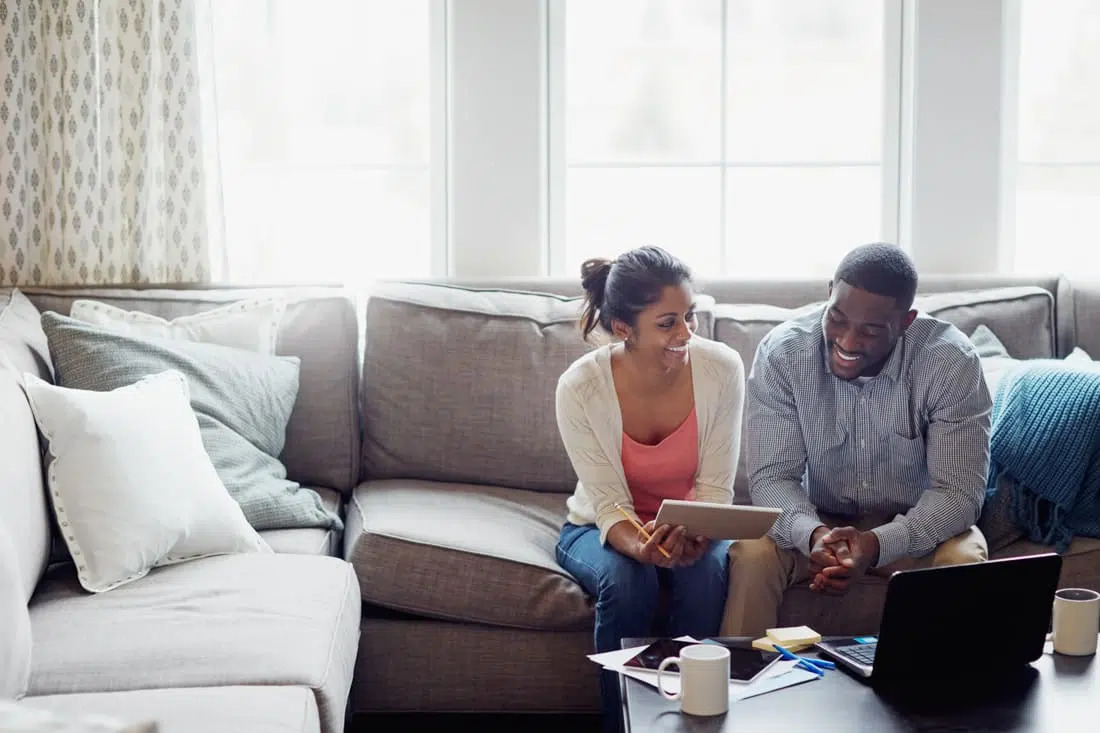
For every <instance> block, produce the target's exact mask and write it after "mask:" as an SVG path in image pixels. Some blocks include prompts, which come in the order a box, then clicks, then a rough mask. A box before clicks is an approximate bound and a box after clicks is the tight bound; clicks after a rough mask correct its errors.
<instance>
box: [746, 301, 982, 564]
mask: <svg viewBox="0 0 1100 733" xmlns="http://www.w3.org/2000/svg"><path fill="white" fill-rule="evenodd" d="M823 315H824V308H821V309H816V310H814V311H813V312H811V313H808V314H806V315H804V316H800V317H798V318H796V319H794V320H792V321H788V322H787V323H784V324H782V325H780V326H778V327H777V328H775V329H774V330H773V331H772V332H771V333H769V334H768V336H767V337H766V338H765V339H764V340H763V342H761V344H760V347H759V348H758V349H757V352H756V359H755V362H754V364H753V367H752V371H751V373H750V374H749V378H748V385H747V386H748V389H747V396H746V400H747V405H748V408H747V414H746V421H745V431H746V433H747V437H748V440H747V449H746V450H747V454H746V460H747V466H748V472H749V489H750V492H751V494H752V499H753V503H754V504H758V505H762V506H774V507H779V508H782V509H783V510H784V512H783V514H782V516H781V517H780V519H779V521H778V522H776V524H775V526H774V527H773V528H772V531H771V536H772V538H773V539H774V540H775V541H776V543H777V544H778V545H779V546H780V547H783V548H797V549H798V550H800V551H801V552H803V553H804V554H808V553H809V551H810V547H809V543H810V536H811V535H812V534H813V531H814V529H816V528H817V527H819V526H821V524H822V522H821V521H820V519H819V517H818V511H821V512H825V513H828V514H836V515H841V516H850V517H857V516H867V515H886V516H891V515H893V516H894V518H893V520H892V521H890V522H888V523H887V524H884V525H882V526H880V527H878V528H876V529H874V530H872V531H874V532H875V534H876V535H878V540H879V558H878V565H879V566H882V565H887V564H889V563H892V562H894V561H895V560H898V559H899V558H901V557H904V556H911V557H921V556H924V555H927V554H928V553H930V552H932V551H933V550H934V549H936V546H937V545H938V544H940V543H941V542H943V541H944V540H946V539H948V538H950V537H953V536H954V535H956V534H959V533H960V532H962V531H963V530H965V529H966V528H967V527H969V526H971V525H972V524H974V522H976V521H977V519H978V514H979V512H980V510H981V506H982V501H983V499H984V497H985V483H986V474H987V472H988V470H989V428H990V422H989V415H990V408H991V402H990V397H989V391H988V389H987V388H986V385H985V380H984V378H983V377H982V371H981V366H980V363H979V361H978V356H977V353H976V351H975V349H974V347H973V345H972V344H971V343H970V341H969V340H968V339H967V338H966V336H965V335H963V333H962V332H961V331H959V330H958V329H957V328H955V327H954V326H952V325H950V324H948V323H945V322H944V321H940V320H938V319H936V318H932V317H929V316H926V315H924V314H919V315H918V316H917V318H916V319H915V320H914V321H913V323H912V325H910V326H909V328H908V329H907V330H906V332H905V333H904V335H903V336H902V337H901V338H899V339H898V342H897V345H896V346H895V347H894V350H893V352H891V354H890V357H889V358H888V359H887V361H886V363H885V364H884V365H883V368H882V370H881V371H880V373H879V374H878V376H876V377H874V378H871V379H866V380H856V381H851V382H848V381H844V380H842V379H838V378H837V377H835V376H833V374H832V372H831V371H830V370H829V367H828V361H827V356H828V354H827V349H826V345H825V335H824V330H823V327H822V316H823Z"/></svg>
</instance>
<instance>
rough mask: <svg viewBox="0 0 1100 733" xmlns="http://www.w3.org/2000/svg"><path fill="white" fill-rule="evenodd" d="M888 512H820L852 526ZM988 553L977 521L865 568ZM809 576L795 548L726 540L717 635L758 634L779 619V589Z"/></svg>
mask: <svg viewBox="0 0 1100 733" xmlns="http://www.w3.org/2000/svg"><path fill="white" fill-rule="evenodd" d="M888 521H890V520H889V519H888V518H882V517H868V518H865V519H861V520H859V521H853V520H851V519H840V518H837V517H829V516H826V515H822V516H821V523H822V524H824V525H826V526H828V527H837V526H844V525H851V526H854V527H855V528H856V529H858V530H860V531H867V530H869V529H872V528H873V527H877V526H879V525H881V524H885V523H886V522H888ZM988 559H989V548H988V547H987V545H986V542H985V536H983V535H982V533H981V530H979V529H978V528H977V527H971V528H970V529H968V530H966V531H965V532H963V533H961V534H959V535H956V536H955V537H952V538H951V539H949V540H947V541H946V542H944V543H942V544H941V545H940V546H939V547H937V548H936V549H935V550H934V551H933V552H932V553H930V554H928V555H926V556H925V557H921V558H911V557H903V558H901V559H900V560H898V561H897V562H894V563H891V564H890V565H888V566H885V567H881V568H872V569H870V570H868V574H871V575H878V576H881V577H889V576H890V575H891V574H893V573H895V572H897V571H899V570H909V569H912V568H920V567H929V566H932V565H962V564H965V563H971V562H984V561H985V560H988ZM809 578H810V563H809V560H808V558H807V557H806V556H805V555H804V554H802V553H801V552H799V551H797V550H781V549H779V547H778V546H777V545H776V544H775V542H774V541H773V540H772V539H771V538H770V537H764V538H762V539H759V540H741V541H738V542H734V543H733V544H732V545H731V546H730V571H729V584H730V587H729V593H728V595H727V596H726V610H725V613H724V615H723V616H722V629H721V634H722V636H751V637H753V638H758V637H761V636H763V635H764V634H765V632H766V630H767V629H772V628H775V627H776V626H778V624H779V606H780V604H781V603H782V602H783V593H784V591H786V590H787V588H790V587H791V586H792V585H794V584H796V583H801V582H804V581H806V580H809Z"/></svg>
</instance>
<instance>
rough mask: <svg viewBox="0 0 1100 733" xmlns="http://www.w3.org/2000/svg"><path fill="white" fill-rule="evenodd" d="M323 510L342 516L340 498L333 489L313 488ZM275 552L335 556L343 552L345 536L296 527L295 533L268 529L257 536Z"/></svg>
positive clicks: (336, 531)
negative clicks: (319, 498)
mask: <svg viewBox="0 0 1100 733" xmlns="http://www.w3.org/2000/svg"><path fill="white" fill-rule="evenodd" d="M312 490H313V491H315V492H317V495H318V496H320V497H321V503H322V504H323V505H324V507H325V509H327V510H328V511H330V512H332V513H333V514H335V515H337V516H342V511H343V509H342V503H343V495H342V494H341V493H340V492H338V491H335V490H334V489H321V488H314V489H312ZM260 537H263V539H264V541H265V542H267V544H268V547H270V548H271V549H272V550H274V551H275V552H285V553H288V554H292V555H334V556H339V555H341V554H342V553H343V551H344V544H343V538H344V533H343V532H341V531H340V529H339V528H338V527H299V528H297V529H267V530H264V531H263V532H260Z"/></svg>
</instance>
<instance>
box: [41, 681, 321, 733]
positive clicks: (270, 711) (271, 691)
mask: <svg viewBox="0 0 1100 733" xmlns="http://www.w3.org/2000/svg"><path fill="white" fill-rule="evenodd" d="M20 706H21V707H24V708H29V709H34V710H45V711H49V712H50V713H53V714H56V715H58V716H62V717H64V718H66V719H70V720H71V719H73V718H76V717H79V716H87V715H104V716H110V717H112V718H114V719H116V720H120V721H124V722H133V721H142V720H152V721H155V723H156V733H242V731H263V732H264V733H268V732H269V731H270V733H315V732H316V731H319V730H320V721H319V720H318V717H317V703H316V701H315V700H314V698H313V691H312V690H310V689H309V688H308V687H291V686H282V685H280V686H277V687H276V686H272V687H266V686H265V687H259V686H255V687H252V686H239V687H188V688H169V689H161V690H131V691H128V692H93V693H78V694H75V695H43V696H42V697H28V698H27V699H25V700H23V701H22V702H21V703H20ZM326 730H328V731H334V732H338V731H339V730H340V729H339V728H337V729H331V728H330V729H326Z"/></svg>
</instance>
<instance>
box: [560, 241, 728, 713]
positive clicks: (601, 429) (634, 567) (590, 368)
mask: <svg viewBox="0 0 1100 733" xmlns="http://www.w3.org/2000/svg"><path fill="white" fill-rule="evenodd" d="M581 277H582V284H583V286H584V290H585V293H586V297H585V308H584V312H583V314H582V317H581V330H582V333H583V335H584V337H585V338H586V339H587V338H588V337H589V336H590V335H591V334H592V332H593V331H594V330H596V328H597V327H600V328H602V329H603V330H604V331H605V332H607V333H609V334H611V335H612V336H614V337H615V339H614V341H613V342H612V343H610V344H607V345H604V346H601V347H599V348H597V349H595V350H593V351H591V352H589V353H588V354H585V355H584V356H582V357H581V358H580V359H578V360H577V361H576V362H574V363H573V364H572V365H571V366H570V367H569V369H568V370H566V372H565V373H564V374H563V375H562V376H561V378H560V379H559V380H558V388H557V421H558V430H559V431H560V433H561V437H562V441H563V442H564V443H565V449H566V451H567V453H568V454H569V459H570V461H571V462H572V464H573V469H574V470H575V471H576V473H577V477H578V479H579V480H578V482H577V488H576V491H575V492H574V493H573V495H572V496H571V497H570V498H569V502H568V507H569V514H568V518H567V521H566V523H565V525H564V526H563V528H562V530H561V536H560V537H559V539H558V546H557V560H558V563H559V564H560V565H561V566H562V568H564V569H565V570H566V571H568V572H569V573H570V574H571V575H572V576H573V577H574V578H576V579H577V580H578V582H580V584H581V586H582V587H584V589H585V590H586V591H587V592H588V593H589V594H590V595H592V596H595V598H596V651H597V652H605V651H611V650H615V649H619V648H620V642H621V639H622V638H624V637H629V636H634V637H638V636H649V635H650V634H651V632H652V629H653V622H654V620H655V619H654V616H655V613H656V610H657V606H658V586H659V585H660V584H661V583H662V582H663V584H665V585H667V587H668V596H669V602H670V603H669V616H668V620H667V627H666V629H665V630H666V633H667V635H669V636H679V635H682V634H690V635H691V636H694V637H695V638H699V639H701V638H704V637H707V636H714V635H715V634H717V633H718V627H719V624H720V622H721V618H722V610H723V606H724V604H725V600H726V590H727V568H728V558H727V551H728V547H729V543H728V542H711V541H709V540H707V539H705V538H702V537H689V536H686V535H685V532H684V528H683V527H671V526H668V525H662V526H656V525H655V522H654V518H655V517H656V514H657V510H658V509H659V508H660V506H661V502H662V501H663V500H664V499H688V500H696V501H707V502H724V503H730V502H731V501H732V498H733V479H734V473H735V471H736V467H737V453H738V449H739V447H740V432H741V410H742V406H743V404H744V379H745V368H744V365H743V364H742V362H741V357H740V356H739V355H738V354H737V352H736V351H734V350H733V349H731V348H729V347H728V346H726V345H724V344H720V343H717V342H714V341H708V340H705V339H701V338H695V337H694V332H695V329H696V325H697V323H696V314H695V303H694V294H693V292H692V286H691V273H690V271H689V270H688V268H687V267H686V266H685V265H684V264H683V263H682V262H680V261H679V260H678V259H676V258H675V257H673V256H672V255H670V254H669V253H668V252H665V251H664V250H662V249H660V248H658V247H641V248H639V249H635V250H632V251H630V252H627V253H626V254H623V255H621V256H620V257H619V258H618V259H616V260H615V261H614V262H612V261H610V260H599V259H598V260H589V261H587V262H585V263H584V265H583V266H582V268H581ZM631 520H634V521H637V522H639V523H640V524H642V525H644V527H645V531H646V533H647V534H648V535H649V539H646V537H645V536H644V535H643V534H642V533H641V532H639V531H638V530H637V529H636V527H635V526H634V524H633V523H632V522H631ZM601 687H602V694H603V704H604V716H605V724H610V725H612V726H616V725H617V723H615V722H613V721H616V720H617V717H618V681H617V680H616V678H615V675H614V674H609V673H606V672H605V673H604V675H603V677H602V678H601Z"/></svg>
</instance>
